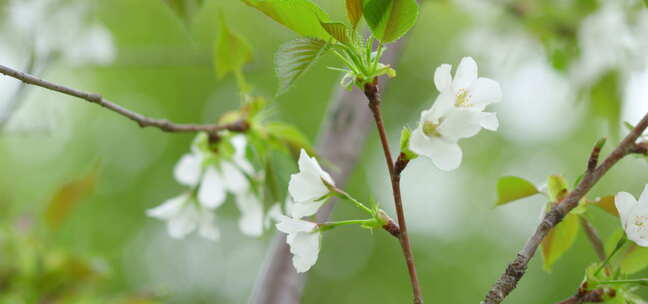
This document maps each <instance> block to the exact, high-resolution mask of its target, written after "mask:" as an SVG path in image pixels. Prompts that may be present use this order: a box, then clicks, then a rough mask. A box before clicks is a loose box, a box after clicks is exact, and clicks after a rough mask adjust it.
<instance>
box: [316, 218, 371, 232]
mask: <svg viewBox="0 0 648 304" xmlns="http://www.w3.org/2000/svg"><path fill="white" fill-rule="evenodd" d="M375 221H376V220H375V219H373V218H370V219H365V220H347V221H337V222H326V223H321V224H319V227H320V230H322V231H323V230H329V229H333V228H335V227H338V226H345V225H363V224H371V223H374V222H375Z"/></svg>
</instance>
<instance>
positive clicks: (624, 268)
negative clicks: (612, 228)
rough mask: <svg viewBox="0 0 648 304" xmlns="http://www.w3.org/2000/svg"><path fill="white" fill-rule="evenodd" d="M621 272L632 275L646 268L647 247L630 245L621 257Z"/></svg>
mask: <svg viewBox="0 0 648 304" xmlns="http://www.w3.org/2000/svg"><path fill="white" fill-rule="evenodd" d="M620 264H621V272H622V273H624V274H633V273H636V272H639V271H641V270H643V269H644V268H646V267H647V266H648V247H641V246H638V245H637V244H635V243H631V244H630V245H629V246H628V249H626V251H625V253H624V254H623V256H622V257H621V261H620Z"/></svg>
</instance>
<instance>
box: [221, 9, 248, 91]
mask: <svg viewBox="0 0 648 304" xmlns="http://www.w3.org/2000/svg"><path fill="white" fill-rule="evenodd" d="M251 59H252V49H251V48H250V45H249V44H248V43H247V41H246V40H245V39H244V38H243V37H241V36H240V35H238V34H236V33H234V32H232V31H231V30H230V28H229V27H228V26H227V23H226V22H225V16H223V15H221V20H220V36H219V37H218V40H217V41H216V45H215V47H214V67H215V68H216V73H217V74H218V77H219V78H223V77H224V76H225V75H227V73H230V72H234V73H240V72H241V69H242V68H243V65H245V64H246V63H248V62H249V61H250V60H251Z"/></svg>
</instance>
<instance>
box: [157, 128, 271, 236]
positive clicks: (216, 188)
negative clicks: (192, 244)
mask: <svg viewBox="0 0 648 304" xmlns="http://www.w3.org/2000/svg"><path fill="white" fill-rule="evenodd" d="M223 140H225V139H223ZM227 144H229V145H230V147H231V148H232V149H231V150H233V151H227V149H224V147H226V146H227ZM246 144H247V140H246V138H245V136H244V135H235V136H232V137H230V138H229V140H228V141H226V142H220V143H219V147H220V148H221V149H219V151H212V150H211V149H210V147H209V144H208V139H207V135H206V134H204V133H202V134H199V135H198V136H197V137H196V139H195V140H194V142H193V144H192V147H191V153H188V154H186V155H184V156H182V158H181V159H180V161H179V162H178V164H177V165H176V167H175V170H174V176H175V179H176V180H177V181H178V182H179V183H180V184H182V185H185V186H188V187H189V189H188V191H187V192H185V193H183V194H180V195H179V196H177V197H174V198H171V199H169V200H167V201H165V202H164V203H163V204H161V205H160V206H157V207H155V208H153V209H149V210H148V211H147V214H148V215H149V216H151V217H155V218H159V219H161V220H164V221H166V222H167V229H168V232H169V234H170V235H171V236H172V237H174V238H183V237H185V236H186V235H187V234H189V233H191V232H193V231H194V230H196V229H197V230H198V233H199V234H200V235H201V236H203V237H205V238H207V239H210V240H218V239H219V236H220V234H219V230H218V227H217V226H216V218H215V214H214V210H216V209H217V208H218V207H220V206H221V205H222V204H223V203H224V202H225V200H226V198H227V195H228V194H231V195H232V196H233V197H234V199H235V202H236V205H237V207H238V209H239V210H240V212H241V217H240V219H239V228H240V230H241V232H243V233H244V234H246V235H249V236H253V237H257V236H260V235H261V234H262V233H263V229H264V226H267V225H268V224H269V223H267V221H268V220H267V219H266V220H264V211H263V204H262V202H261V200H260V199H259V195H258V193H257V192H256V189H255V188H254V185H253V184H252V183H251V180H252V179H253V178H255V177H256V176H258V174H257V172H255V170H254V168H253V167H252V165H251V164H250V162H249V161H248V160H247V159H246V152H245V151H246ZM228 152H229V153H228ZM277 211H278V210H277V208H272V209H271V210H270V212H269V214H268V217H273V216H276V215H275V214H276V213H277Z"/></svg>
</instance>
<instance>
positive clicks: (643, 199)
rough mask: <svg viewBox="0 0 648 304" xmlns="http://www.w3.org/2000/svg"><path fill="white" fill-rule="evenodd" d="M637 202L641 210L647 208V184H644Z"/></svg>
mask: <svg viewBox="0 0 648 304" xmlns="http://www.w3.org/2000/svg"><path fill="white" fill-rule="evenodd" d="M638 202H639V205H641V206H642V207H643V208H648V184H646V186H645V187H644V190H643V192H641V196H640V197H639V201H638Z"/></svg>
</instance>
